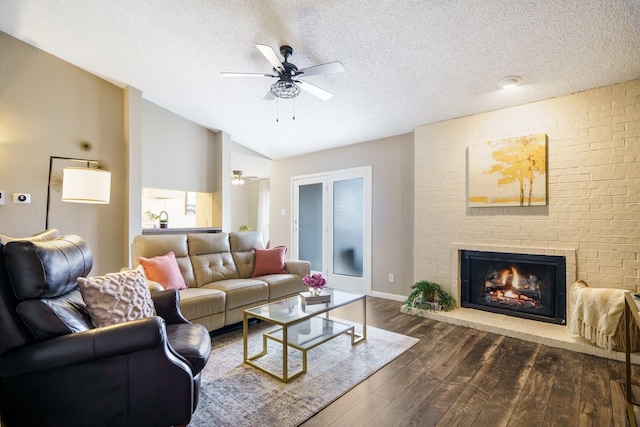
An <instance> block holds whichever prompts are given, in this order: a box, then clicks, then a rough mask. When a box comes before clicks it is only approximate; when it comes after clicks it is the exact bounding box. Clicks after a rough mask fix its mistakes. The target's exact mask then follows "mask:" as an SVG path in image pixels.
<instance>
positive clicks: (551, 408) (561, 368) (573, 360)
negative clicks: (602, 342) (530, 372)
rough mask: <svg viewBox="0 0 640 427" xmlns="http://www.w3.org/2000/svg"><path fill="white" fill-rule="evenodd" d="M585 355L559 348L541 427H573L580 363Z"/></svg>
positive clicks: (578, 406)
mask: <svg viewBox="0 0 640 427" xmlns="http://www.w3.org/2000/svg"><path fill="white" fill-rule="evenodd" d="M584 357H585V355H584V354H582V353H574V352H571V351H569V350H564V349H563V350H560V357H559V360H558V361H557V363H558V370H557V371H556V377H555V381H554V383H553V388H552V389H551V396H550V398H549V405H548V406H547V411H546V414H545V418H544V422H543V423H542V425H543V427H575V426H577V425H578V421H579V414H580V390H581V389H582V365H583V363H584Z"/></svg>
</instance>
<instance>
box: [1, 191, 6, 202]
mask: <svg viewBox="0 0 640 427" xmlns="http://www.w3.org/2000/svg"><path fill="white" fill-rule="evenodd" d="M5 194H6V193H5V192H4V191H2V190H0V205H4V199H5V198H6V196H5Z"/></svg>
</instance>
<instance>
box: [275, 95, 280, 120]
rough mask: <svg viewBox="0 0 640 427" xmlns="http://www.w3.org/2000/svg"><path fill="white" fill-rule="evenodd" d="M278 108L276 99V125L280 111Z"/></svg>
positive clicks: (278, 104)
mask: <svg viewBox="0 0 640 427" xmlns="http://www.w3.org/2000/svg"><path fill="white" fill-rule="evenodd" d="M279 106H280V103H279V102H278V98H276V123H278V116H279V113H280V109H279V108H278V107H279Z"/></svg>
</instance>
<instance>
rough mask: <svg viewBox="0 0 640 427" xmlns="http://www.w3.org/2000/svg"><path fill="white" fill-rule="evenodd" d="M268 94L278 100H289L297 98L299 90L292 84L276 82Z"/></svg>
mask: <svg viewBox="0 0 640 427" xmlns="http://www.w3.org/2000/svg"><path fill="white" fill-rule="evenodd" d="M269 92H271V93H272V94H273V95H274V96H277V97H278V98H283V99H289V98H295V97H296V96H298V95H299V94H300V88H299V87H298V86H296V84H295V83H293V82H286V81H282V80H278V81H277V82H275V83H274V84H272V85H271V90H270V91H269Z"/></svg>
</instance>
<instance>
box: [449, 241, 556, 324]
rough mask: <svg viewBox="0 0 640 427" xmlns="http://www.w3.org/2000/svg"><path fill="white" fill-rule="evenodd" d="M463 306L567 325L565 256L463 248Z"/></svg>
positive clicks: (461, 296)
mask: <svg viewBox="0 0 640 427" xmlns="http://www.w3.org/2000/svg"><path fill="white" fill-rule="evenodd" d="M460 255H461V257H460V260H461V269H460V271H461V277H460V279H461V280H460V282H461V293H460V304H461V305H462V307H467V308H474V309H478V310H484V311H488V312H494V313H501V314H506V315H511V316H516V317H522V318H526V319H532V320H538V321H542V322H548V323H556V324H562V325H564V324H565V323H566V260H565V257H563V256H554V255H534V254H521V253H504V252H483V251H470V250H463V251H461V254H460Z"/></svg>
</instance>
